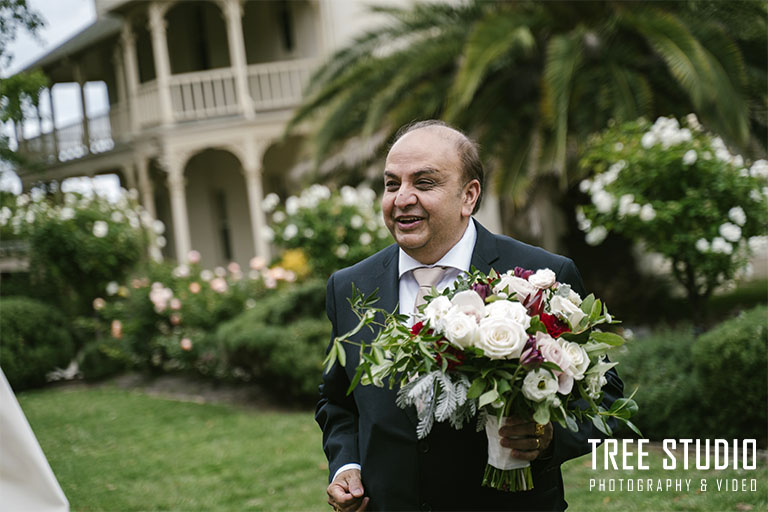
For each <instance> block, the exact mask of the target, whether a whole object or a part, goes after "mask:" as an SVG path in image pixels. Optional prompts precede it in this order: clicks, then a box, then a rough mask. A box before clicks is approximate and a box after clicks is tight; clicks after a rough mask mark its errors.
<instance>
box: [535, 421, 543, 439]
mask: <svg viewBox="0 0 768 512" xmlns="http://www.w3.org/2000/svg"><path fill="white" fill-rule="evenodd" d="M543 435H544V425H541V424H539V423H537V424H536V437H541V436H543Z"/></svg>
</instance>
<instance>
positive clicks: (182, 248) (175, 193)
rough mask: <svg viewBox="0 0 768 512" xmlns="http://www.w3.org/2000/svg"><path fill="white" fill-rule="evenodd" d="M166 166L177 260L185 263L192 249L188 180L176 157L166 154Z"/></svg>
mask: <svg viewBox="0 0 768 512" xmlns="http://www.w3.org/2000/svg"><path fill="white" fill-rule="evenodd" d="M164 164H165V165H164V166H165V170H166V171H167V172H168V191H169V192H170V197H171V214H172V216H173V236H174V241H175V242H176V259H177V260H178V261H179V263H183V262H185V261H187V255H188V254H189V251H190V249H192V242H191V237H190V231H189V216H188V215H187V194H186V185H187V183H186V182H187V180H186V179H185V178H184V169H183V168H182V167H181V164H180V163H179V161H178V160H177V159H176V158H175V157H173V156H171V155H168V154H166V157H165V159H164Z"/></svg>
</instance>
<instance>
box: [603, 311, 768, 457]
mask: <svg viewBox="0 0 768 512" xmlns="http://www.w3.org/2000/svg"><path fill="white" fill-rule="evenodd" d="M627 346H628V351H627V352H625V353H624V354H620V355H618V356H614V358H615V359H618V360H619V362H620V364H619V366H618V370H619V374H620V375H621V378H622V379H623V380H624V384H625V386H624V389H625V393H627V394H629V393H631V392H632V391H633V390H634V389H635V388H637V389H638V391H637V394H636V395H635V400H636V401H637V403H638V405H639V407H640V410H639V412H638V414H637V415H636V416H634V417H633V418H632V421H633V422H634V423H635V424H636V425H637V426H638V427H639V428H640V430H641V431H642V433H643V435H644V436H645V437H648V438H650V439H664V438H677V439H680V438H706V437H710V438H726V439H732V438H739V439H741V438H749V439H752V438H754V439H757V440H758V443H759V444H760V445H761V446H765V445H766V444H767V443H768V435H767V434H766V430H765V426H766V424H768V387H766V382H767V381H768V355H767V353H768V307H766V306H759V307H757V308H754V309H751V310H749V311H747V312H743V313H742V314H740V315H739V316H738V317H735V318H732V319H730V320H727V321H725V322H723V323H721V324H719V325H718V326H717V327H715V328H714V329H712V330H710V331H709V332H707V333H705V334H702V335H701V336H699V337H698V338H697V337H696V336H695V335H694V331H693V329H692V328H690V327H682V328H677V329H674V330H672V329H666V330H659V331H657V332H655V333H654V334H653V335H651V336H649V337H646V338H641V339H637V340H634V341H632V342H630V343H629V344H628V345H627Z"/></svg>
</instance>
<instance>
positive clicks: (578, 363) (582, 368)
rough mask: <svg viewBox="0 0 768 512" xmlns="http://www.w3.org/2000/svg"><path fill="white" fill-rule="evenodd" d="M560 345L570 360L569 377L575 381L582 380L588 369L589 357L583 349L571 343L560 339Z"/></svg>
mask: <svg viewBox="0 0 768 512" xmlns="http://www.w3.org/2000/svg"><path fill="white" fill-rule="evenodd" d="M560 344H561V345H562V347H563V350H565V352H566V353H567V354H568V355H569V356H570V358H571V368H570V373H571V375H572V376H573V378H574V379H576V380H581V379H583V378H584V372H586V371H587V368H589V355H588V354H587V351H586V350H584V347H582V346H581V345H579V344H578V343H574V342H572V341H566V340H563V339H561V340H560Z"/></svg>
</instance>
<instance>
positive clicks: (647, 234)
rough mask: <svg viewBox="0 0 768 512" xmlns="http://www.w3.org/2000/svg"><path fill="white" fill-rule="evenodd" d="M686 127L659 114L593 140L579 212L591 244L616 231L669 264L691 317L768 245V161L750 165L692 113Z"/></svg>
mask: <svg viewBox="0 0 768 512" xmlns="http://www.w3.org/2000/svg"><path fill="white" fill-rule="evenodd" d="M684 124H685V126H684V127H682V128H681V126H680V124H679V123H678V121H677V120H676V119H673V118H664V117H660V118H659V119H657V120H656V122H655V123H654V124H653V125H651V124H650V123H649V122H647V121H645V120H643V119H641V120H638V121H633V122H629V123H624V124H621V125H613V126H611V127H609V128H608V129H607V130H606V131H604V132H603V133H600V134H598V135H596V136H594V137H592V139H591V140H590V144H589V147H588V148H587V151H586V152H585V154H584V156H583V158H582V160H581V163H580V166H581V168H582V169H584V170H586V171H588V172H590V173H594V175H593V176H592V177H591V178H590V179H585V180H584V181H582V182H581V184H580V189H581V190H582V192H585V193H587V194H588V195H589V196H590V198H591V204H587V205H584V206H583V207H580V208H579V209H578V210H577V217H578V219H579V225H580V228H581V229H582V230H584V231H586V232H587V234H586V240H587V242H589V243H591V244H593V245H597V244H600V243H601V242H602V241H603V240H604V239H605V237H606V235H607V234H608V232H614V233H618V234H621V235H623V236H625V237H627V238H629V239H631V240H633V241H636V242H640V243H642V244H643V246H644V247H645V248H646V249H647V250H649V251H652V252H654V253H657V254H660V255H661V256H662V257H663V258H664V259H665V260H666V261H667V262H669V264H670V266H669V268H670V271H671V273H672V276H673V277H674V278H675V280H676V281H677V282H678V283H679V284H680V285H682V286H683V288H684V289H685V290H686V292H687V295H688V300H689V302H690V304H691V307H692V309H693V310H694V313H695V314H697V315H698V316H699V318H697V320H700V319H701V318H702V317H703V308H704V305H705V302H706V299H707V298H708V297H709V296H710V295H711V293H712V291H713V290H714V289H715V288H716V287H717V286H719V285H721V284H723V283H726V282H730V281H732V280H733V279H734V277H736V276H737V275H738V272H739V271H741V270H742V269H744V268H745V267H746V266H747V263H748V261H749V254H750V252H751V251H755V250H757V249H758V248H759V247H764V246H765V243H766V241H767V240H768V238H766V237H765V236H763V234H764V231H765V225H766V223H768V187H766V185H768V162H766V161H765V160H758V161H756V162H754V163H752V164H751V165H748V163H747V162H745V161H744V159H743V158H742V157H741V156H739V155H732V154H731V153H730V152H729V151H728V149H727V148H726V146H725V143H724V142H723V141H722V139H720V138H719V137H717V136H714V135H711V134H709V133H707V132H705V131H704V130H703V128H702V127H701V125H699V123H698V120H697V119H696V116H694V115H693V114H691V115H689V116H688V117H687V119H686V121H685V123H684Z"/></svg>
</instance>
